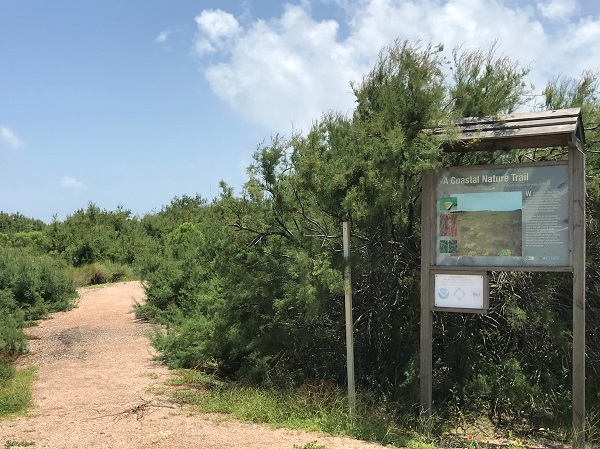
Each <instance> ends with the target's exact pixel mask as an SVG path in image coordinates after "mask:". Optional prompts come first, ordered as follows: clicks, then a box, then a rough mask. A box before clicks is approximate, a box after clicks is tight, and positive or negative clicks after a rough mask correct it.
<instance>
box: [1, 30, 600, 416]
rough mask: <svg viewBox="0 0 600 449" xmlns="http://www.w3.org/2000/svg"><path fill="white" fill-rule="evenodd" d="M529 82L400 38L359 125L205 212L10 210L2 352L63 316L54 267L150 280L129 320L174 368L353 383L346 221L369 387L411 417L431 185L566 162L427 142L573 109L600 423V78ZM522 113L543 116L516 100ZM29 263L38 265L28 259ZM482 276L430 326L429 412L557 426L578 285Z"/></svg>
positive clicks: (513, 71) (376, 71)
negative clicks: (516, 114) (479, 296)
mask: <svg viewBox="0 0 600 449" xmlns="http://www.w3.org/2000/svg"><path fill="white" fill-rule="evenodd" d="M449 68H451V71H450V70H449ZM446 73H452V75H451V76H447V75H446ZM526 74H527V69H525V68H523V67H521V66H520V65H519V64H517V63H514V62H512V61H510V60H509V59H508V58H506V57H503V56H501V57H498V56H496V55H495V52H494V49H493V48H492V49H491V50H490V51H489V52H482V51H465V52H460V51H456V52H455V53H454V60H453V61H452V62H451V63H449V62H448V61H446V60H445V59H444V58H443V57H442V49H441V48H436V47H431V46H427V47H423V46H418V45H411V44H410V43H406V42H397V43H395V44H394V45H393V46H391V47H390V48H387V49H384V50H383V51H382V53H381V56H380V59H379V61H378V62H377V64H376V65H375V67H374V68H373V70H372V71H371V72H370V73H368V74H366V75H365V77H364V78H363V80H362V81H361V82H359V83H356V84H354V85H353V86H352V88H353V91H354V94H355V96H356V109H355V111H354V113H353V114H352V116H351V117H346V116H343V115H340V114H337V113H335V112H331V113H328V114H325V115H324V116H323V117H321V119H320V120H318V121H317V122H316V123H315V124H314V126H313V127H312V129H311V130H310V131H309V132H308V133H307V134H306V135H293V136H289V137H281V136H277V137H275V138H273V139H272V140H271V142H269V143H267V144H263V145H261V146H259V147H258V149H257V150H256V152H255V154H254V163H253V164H252V166H251V167H249V179H248V182H247V183H246V185H245V186H244V189H243V191H242V192H241V193H240V194H239V195H235V194H234V192H233V190H232V189H231V188H230V187H228V186H226V185H224V184H223V185H222V186H221V194H220V196H219V197H218V198H215V199H214V200H212V201H210V202H208V201H206V200H204V199H203V198H201V197H199V196H196V197H188V196H183V197H181V198H175V199H173V201H172V202H171V203H170V204H169V205H167V206H165V207H163V209H162V210H160V211H159V212H157V213H154V214H149V215H146V216H144V217H142V218H140V217H136V216H132V215H131V213H130V212H129V211H127V210H124V209H122V208H119V209H118V210H117V211H115V212H110V211H104V210H100V209H99V208H98V207H96V206H95V205H94V204H89V205H88V207H87V209H82V210H79V211H77V212H75V213H74V214H73V215H72V216H69V217H67V219H66V220H65V221H63V222H59V221H56V220H55V221H54V222H53V223H50V224H44V223H42V222H39V221H36V220H33V219H27V218H25V217H22V216H20V215H19V214H16V215H7V214H0V251H1V252H0V310H1V309H2V308H4V310H8V311H9V313H2V314H0V319H4V320H5V321H7V323H8V324H6V325H3V326H2V327H0V354H5V356H6V355H8V354H11V353H12V352H18V351H20V350H22V339H21V340H19V338H20V337H18V335H19V333H18V332H16V333H14V335H13V336H12V337H11V336H10V335H8V334H7V335H8V336H7V335H4V333H5V331H4V329H20V327H21V326H22V325H23V323H24V322H25V321H27V320H31V319H36V318H37V317H39V316H42V315H43V314H44V313H47V312H48V311H51V310H54V308H55V307H58V306H59V305H60V306H65V304H66V303H65V302H64V301H65V300H68V298H69V292H72V290H69V289H68V288H67V287H64V284H63V281H60V282H59V281H58V274H56V273H64V272H65V268H67V267H68V269H69V270H70V271H68V272H70V273H71V275H72V277H75V278H77V279H78V283H79V284H86V283H99V282H105V281H111V280H113V281H114V280H119V279H124V278H130V277H131V276H134V275H136V274H137V275H139V276H140V277H141V278H142V279H143V280H144V281H145V285H146V291H147V297H148V300H147V302H146V303H145V304H144V305H139V306H138V309H137V312H138V314H139V315H140V316H143V317H146V318H148V319H150V320H152V321H155V322H158V323H161V324H164V325H165V326H166V332H164V333H158V334H156V335H155V336H154V338H153V343H154V344H155V346H156V347H157V348H158V349H160V351H161V352H162V354H163V357H164V359H165V360H166V362H167V363H168V364H169V365H170V366H172V367H185V368H194V369H199V370H201V369H204V370H211V371H216V372H217V374H218V375H220V376H223V377H226V378H230V379H235V380H239V381H244V382H251V383H254V384H261V385H266V386H281V387H297V386H299V385H302V384H303V383H305V382H310V381H314V380H323V379H325V380H327V381H328V382H334V383H336V384H338V385H340V386H343V385H344V382H345V333H344V319H343V314H344V293H343V279H342V273H343V264H344V260H343V257H342V241H341V227H342V222H343V221H349V222H350V223H351V228H352V247H353V251H354V255H353V260H352V264H353V280H354V285H353V288H354V319H355V352H356V355H355V357H356V369H357V382H358V386H359V390H360V391H363V392H368V393H369V395H370V396H371V397H375V398H376V399H377V401H379V402H381V403H382V404H387V405H388V406H389V407H390V409H394V410H397V411H398V412H400V413H405V412H411V411H414V410H415V404H417V403H418V391H419V373H418V350H419V313H420V307H419V282H420V277H419V267H420V179H421V175H422V173H423V172H425V171H427V170H432V169H435V168H436V167H439V166H442V165H450V166H451V165H459V164H462V165H469V164H486V163H500V162H502V163H507V162H518V161H525V160H528V161H542V160H556V159H564V158H565V157H566V154H565V151H564V149H563V148H542V149H535V150H529V151H526V152H523V151H521V152H510V153H506V152H505V153H453V154H447V153H443V152H442V151H441V145H442V144H443V142H442V141H441V140H440V137H439V135H438V134H434V133H432V132H430V130H431V129H433V128H436V127H439V126H448V127H449V129H451V124H452V123H453V121H454V120H455V119H456V118H458V117H462V116H482V115H491V116H493V115H497V114H501V113H509V112H513V111H514V110H515V109H517V108H519V107H528V108H530V109H553V108H563V107H582V109H583V117H584V120H585V127H586V138H587V164H588V168H587V169H588V201H587V210H588V223H587V229H588V240H587V246H588V273H587V282H588V309H587V317H588V318H587V328H588V341H587V343H588V348H587V353H588V360H587V362H588V363H587V369H588V373H589V375H588V383H587V388H588V396H587V400H588V407H589V408H590V410H591V414H594V413H596V414H597V413H599V412H600V396H599V395H598V393H597V392H598V391H600V375H599V374H600V340H598V339H595V338H593V336H594V335H596V334H597V333H598V331H600V329H598V327H599V326H600V310H599V309H598V307H599V298H600V291H599V288H600V287H598V286H599V285H600V283H599V282H598V280H599V278H600V268H599V267H600V264H599V262H600V260H599V259H600V253H599V251H600V250H599V248H600V229H599V227H598V218H597V211H598V210H599V207H600V178H599V177H598V176H597V175H598V170H599V168H600V163H599V160H598V156H597V151H598V149H599V148H598V147H599V144H600V142H599V140H598V124H599V123H600V105H599V103H598V99H597V93H598V86H599V84H598V83H599V80H600V77H599V75H598V74H596V73H588V72H586V73H584V74H582V77H581V79H578V80H572V79H566V78H562V77H558V78H556V79H555V80H553V81H551V82H550V83H549V84H548V86H547V88H546V89H545V94H544V97H543V98H537V100H536V97H533V96H531V95H530V92H529V91H528V90H527V88H526V84H525V82H524V79H525V76H526ZM532 99H533V100H532ZM527 100H532V102H531V103H530V104H529V105H528V106H524V105H525V103H526V101H527ZM446 138H447V139H450V140H451V138H452V132H449V133H448V134H447V137H446ZM32 258H34V259H35V261H36V262H35V263H34V264H30V263H25V262H23V261H24V260H25V259H27V260H33V259H32ZM19 267H20V268H19ZM32 267H38V268H35V269H34V268H32ZM42 267H47V268H42ZM26 276H32V278H31V279H35V281H33V280H31V281H30V284H32V285H30V286H25V285H24V284H23V283H22V282H18V281H16V279H23V278H25V277H26ZM55 276H56V277H55ZM61 279H62V278H61ZM491 279H492V280H491V288H492V291H491V308H490V313H489V314H487V315H482V316H479V315H464V314H450V313H445V314H443V313H440V314H436V316H435V323H434V329H435V335H434V379H433V381H434V399H435V401H434V402H435V408H436V410H437V411H438V412H439V413H441V414H449V415H453V416H457V415H459V414H474V415H482V414H487V415H488V416H489V417H490V418H492V419H493V420H495V421H496V422H502V421H503V420H510V421H511V422H521V421H522V420H526V421H527V422H529V423H532V424H535V425H543V424H548V423H550V424H551V423H563V424H565V425H566V423H568V422H569V416H570V394H571V393H570V388H571V380H570V372H571V348H570V344H571V339H570V332H571V327H572V323H571V307H572V304H571V302H572V295H571V275H570V274H551V273H506V272H499V273H492V277H491ZM53 282H54V284H52V283H53ZM48 283H50V284H51V285H50V286H49V285H48ZM41 285H43V286H44V288H45V289H46V290H44V291H40V290H39V286H41ZM54 285H55V286H54ZM59 285H60V286H61V287H60V289H64V290H60V289H59V287H58V286H59ZM34 286H35V287H34ZM36 288H37V289H36ZM59 290H60V292H61V294H60V295H58V296H56V295H53V292H55V291H59ZM59 296H60V298H61V299H60V300H58V299H56V298H58V297H59ZM61 301H62V302H61ZM2 317H8V318H2ZM3 332H4V333H3ZM11 332H12V331H11ZM15 335H16V337H15ZM7 342H9V343H7ZM3 345H4V346H3ZM10 345H12V346H10Z"/></svg>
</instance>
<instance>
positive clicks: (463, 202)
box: [439, 192, 523, 257]
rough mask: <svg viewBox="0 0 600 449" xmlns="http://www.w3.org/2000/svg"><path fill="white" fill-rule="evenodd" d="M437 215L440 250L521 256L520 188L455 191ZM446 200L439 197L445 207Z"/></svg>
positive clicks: (472, 253) (482, 254)
mask: <svg viewBox="0 0 600 449" xmlns="http://www.w3.org/2000/svg"><path fill="white" fill-rule="evenodd" d="M452 198H453V200H454V201H453V205H452V207H451V210H449V211H448V210H446V213H442V214H440V215H439V236H440V237H448V239H441V240H440V241H439V243H440V247H439V252H440V253H448V254H452V255H454V256H471V257H473V256H521V252H522V235H521V234H522V227H523V202H522V195H521V192H489V193H464V194H456V195H455V196H454V197H452ZM448 203H450V201H447V200H446V198H443V199H442V200H441V201H440V204H441V205H442V206H443V207H444V208H445V207H446V204H448Z"/></svg>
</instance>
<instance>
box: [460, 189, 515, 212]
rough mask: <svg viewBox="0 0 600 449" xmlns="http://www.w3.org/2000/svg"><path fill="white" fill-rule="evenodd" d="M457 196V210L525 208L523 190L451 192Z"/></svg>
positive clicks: (511, 209)
mask: <svg viewBox="0 0 600 449" xmlns="http://www.w3.org/2000/svg"><path fill="white" fill-rule="evenodd" d="M450 196H454V197H456V198H457V207H456V209H453V210H457V211H463V212H468V211H471V212H472V211H475V212H477V211H482V210H494V211H506V210H509V211H513V210H518V209H522V208H523V192H521V191H518V192H484V193H457V194H451V195H450Z"/></svg>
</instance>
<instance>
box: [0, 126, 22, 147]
mask: <svg viewBox="0 0 600 449" xmlns="http://www.w3.org/2000/svg"><path fill="white" fill-rule="evenodd" d="M23 146H24V143H23V141H22V140H21V139H20V138H19V136H17V135H16V134H15V132H14V131H13V130H12V129H10V128H7V127H6V126H0V148H2V147H5V148H7V149H8V150H10V151H18V150H20V149H21V148H22V147H23Z"/></svg>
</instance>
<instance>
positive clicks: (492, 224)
mask: <svg viewBox="0 0 600 449" xmlns="http://www.w3.org/2000/svg"><path fill="white" fill-rule="evenodd" d="M568 199H569V193H568V166H567V165H566V164H564V163H560V164H554V165H548V164H543V165H542V164H535V165H534V164H532V165H518V166H515V165H511V166H507V167H498V166H495V168H489V167H478V166H472V167H454V168H446V169H443V170H441V171H439V172H438V173H437V176H436V215H437V220H436V221H437V223H436V249H435V251H436V258H435V262H436V263H435V264H436V265H458V266H497V267H503V266H506V267H523V266H524V267H527V266H542V267H543V266H552V267H566V266H569V263H570V262H569V203H568Z"/></svg>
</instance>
